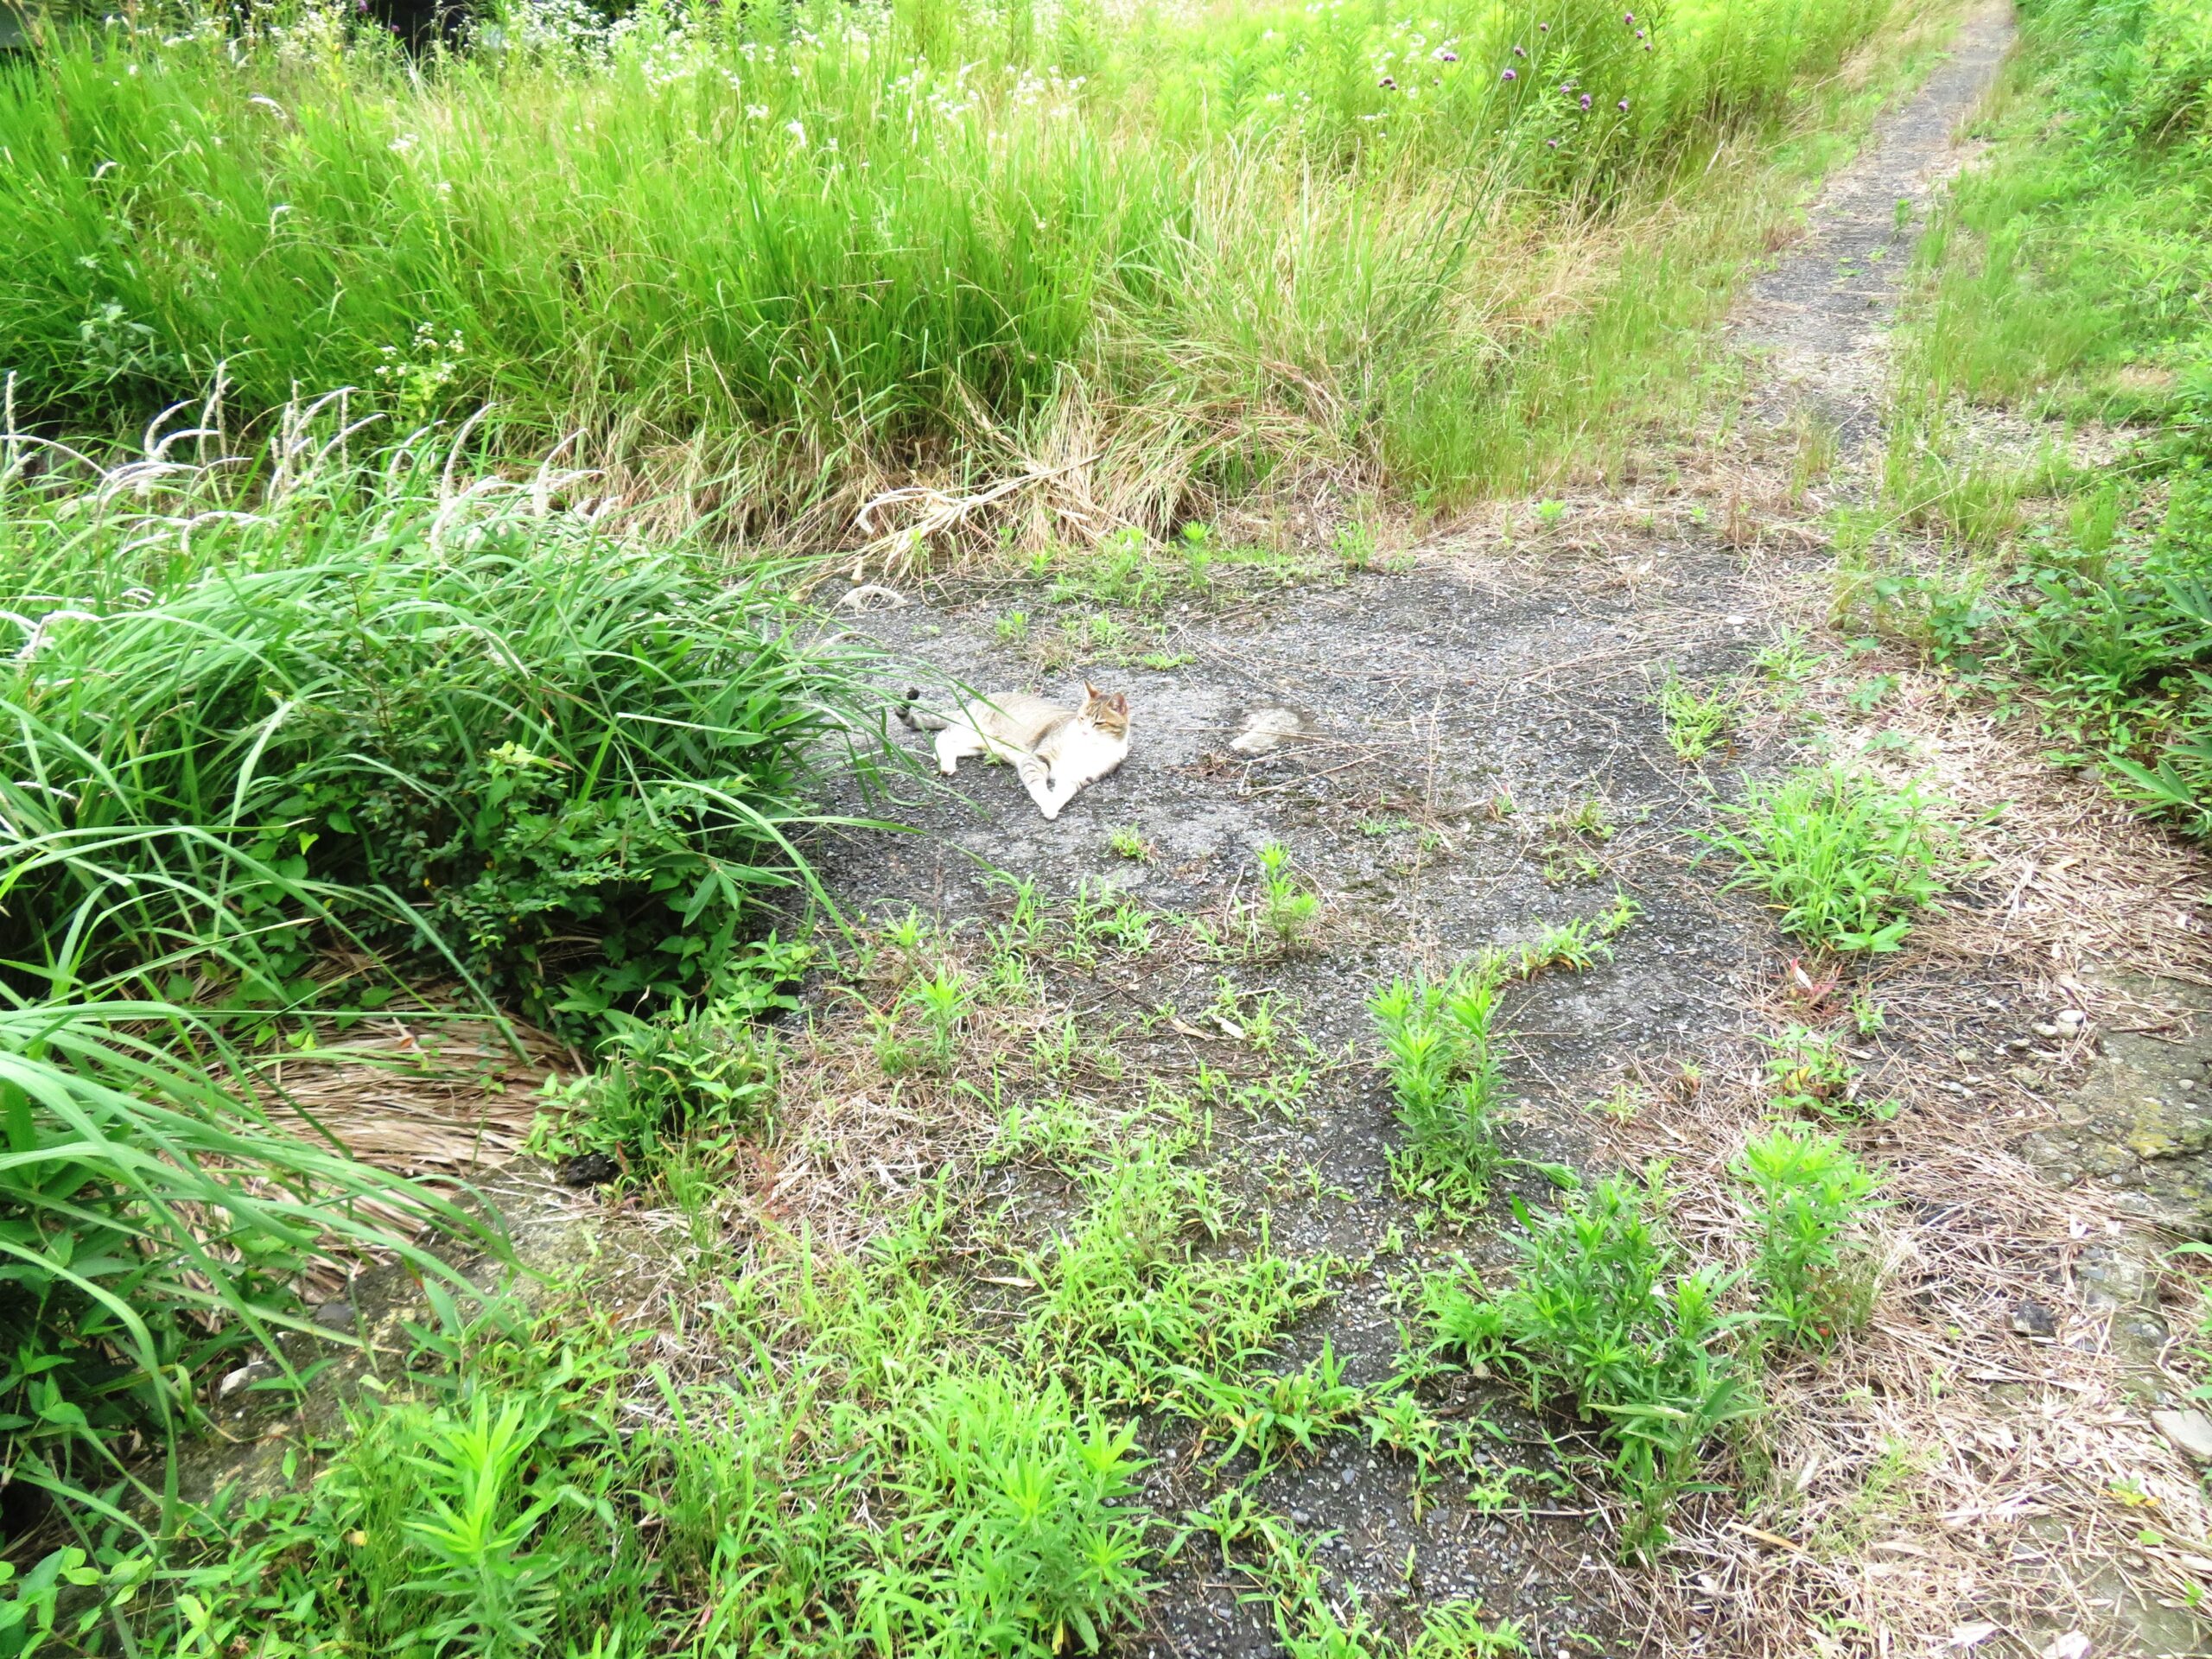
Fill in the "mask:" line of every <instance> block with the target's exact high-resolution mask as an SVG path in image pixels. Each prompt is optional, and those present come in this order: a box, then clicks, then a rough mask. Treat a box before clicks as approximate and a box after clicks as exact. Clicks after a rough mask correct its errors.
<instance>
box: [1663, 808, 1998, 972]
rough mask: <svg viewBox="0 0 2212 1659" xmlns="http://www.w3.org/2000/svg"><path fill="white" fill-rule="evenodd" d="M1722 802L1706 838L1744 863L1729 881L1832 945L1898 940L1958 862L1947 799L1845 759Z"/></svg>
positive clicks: (1812, 939)
mask: <svg viewBox="0 0 2212 1659" xmlns="http://www.w3.org/2000/svg"><path fill="white" fill-rule="evenodd" d="M1720 810H1721V812H1722V813H1723V814H1724V816H1725V817H1726V819H1727V820H1728V821H1727V822H1726V823H1724V824H1723V826H1722V827H1721V828H1720V829H1717V830H1714V831H1713V833H1711V834H1710V835H1709V836H1707V837H1706V839H1707V841H1708V842H1710V843H1711V844H1712V845H1713V846H1716V847H1721V848H1725V849H1727V850H1728V851H1729V852H1731V853H1733V854H1734V855H1735V856H1736V858H1737V860H1738V862H1739V863H1740V865H1741V866H1742V868H1740V869H1739V870H1738V873H1737V874H1735V875H1734V876H1733V877H1732V878H1731V879H1730V880H1729V882H1728V885H1729V886H1730V887H1759V888H1761V889H1763V890H1764V892H1765V893H1766V894H1767V896H1768V898H1769V899H1770V900H1771V901H1772V903H1773V906H1774V907H1775V908H1776V909H1777V911H1779V912H1781V924H1782V926H1783V929H1784V930H1785V931H1789V932H1791V933H1794V934H1796V935H1797V936H1798V937H1799V938H1802V939H1804V940H1806V941H1807V942H1808V943H1810V944H1816V945H1820V946H1821V947H1822V948H1824V949H1827V950H1838V951H1866V952H1874V953H1878V952H1884V951H1891V950H1897V949H1898V948H1899V947H1900V946H1901V945H1902V944H1904V938H1905V936H1906V935H1907V934H1908V933H1910V931H1912V918H1913V917H1914V915H1915V914H1916V912H1919V911H1921V910H1923V909H1924V908H1925V907H1926V906H1929V905H1930V904H1932V903H1934V902H1935V900H1936V898H1937V897H1938V896H1939V895H1940V894H1942V893H1944V892H1945V891H1946V890H1947V888H1948V874H1949V872H1950V870H1951V868H1952V867H1953V866H1954V865H1955V862H1956V848H1957V839H1958V837H1957V832H1956V831H1955V830H1954V829H1952V827H1951V825H1950V823H1948V820H1947V819H1945V818H1944V817H1943V816H1942V803H1940V802H1939V801H1937V800H1936V799H1935V798H1932V797H1930V796H1928V795H1926V794H1924V793H1923V792H1922V791H1921V790H1920V789H1919V787H1918V786H1917V785H1907V786H1905V787H1904V788H1903V789H1891V788H1890V787H1888V786H1887V785H1885V784H1883V783H1881V782H1880V781H1879V780H1878V779H1874V778H1872V777H1871V776H1869V775H1867V774H1866V773H1864V772H1853V771H1848V770H1846V769H1844V768H1841V767H1839V766H1821V767H1815V768H1811V769H1808V770H1805V771H1801V772H1794V773H1792V774H1791V775H1790V776H1789V777H1788V778H1786V779H1783V780H1782V781H1780V782H1778V783H1759V784H1755V785H1752V787H1751V791H1749V793H1748V796H1747V798H1746V799H1745V802H1744V804H1742V805H1740V806H1723V807H1722V808H1721V809H1720Z"/></svg>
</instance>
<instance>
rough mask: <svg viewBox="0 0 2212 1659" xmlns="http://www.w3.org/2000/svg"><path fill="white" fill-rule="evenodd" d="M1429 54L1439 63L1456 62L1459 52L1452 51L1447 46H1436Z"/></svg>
mask: <svg viewBox="0 0 2212 1659" xmlns="http://www.w3.org/2000/svg"><path fill="white" fill-rule="evenodd" d="M1429 56H1431V57H1433V58H1434V59H1435V60H1437V61H1438V62H1439V63H1457V62H1459V54H1458V53H1457V52H1454V51H1453V50H1452V48H1450V47H1448V46H1440V47H1438V48H1436V50H1435V51H1433V52H1432V53H1430V54H1429Z"/></svg>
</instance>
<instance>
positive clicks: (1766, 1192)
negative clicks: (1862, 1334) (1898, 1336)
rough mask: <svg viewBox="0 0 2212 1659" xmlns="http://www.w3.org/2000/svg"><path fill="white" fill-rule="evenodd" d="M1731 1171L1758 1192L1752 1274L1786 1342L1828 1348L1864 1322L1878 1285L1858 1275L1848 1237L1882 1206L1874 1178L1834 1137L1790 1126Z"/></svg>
mask: <svg viewBox="0 0 2212 1659" xmlns="http://www.w3.org/2000/svg"><path fill="white" fill-rule="evenodd" d="M1729 1167H1730V1169H1731V1170H1732V1173H1734V1175H1735V1176H1736V1179H1738V1180H1739V1181H1741V1182H1743V1183H1744V1184H1745V1185H1746V1186H1748V1187H1750V1188H1751V1190H1752V1192H1754V1193H1756V1194H1757V1195H1758V1201H1757V1205H1756V1207H1755V1209H1754V1212H1753V1220H1754V1224H1756V1226H1757V1227H1758V1266H1757V1268H1755V1272H1756V1274H1757V1276H1758V1281H1759V1283H1760V1285H1761V1287H1763V1289H1764V1292H1765V1298H1764V1309H1765V1312H1766V1314H1767V1316H1768V1317H1769V1318H1770V1319H1772V1320H1773V1321H1774V1322H1775V1324H1776V1325H1777V1327H1778V1328H1779V1329H1780V1330H1781V1331H1782V1332H1783V1334H1784V1336H1785V1337H1786V1338H1787V1339H1788V1340H1789V1341H1790V1342H1793V1343H1796V1344H1800V1345H1805V1344H1815V1345H1820V1346H1826V1345H1827V1344H1828V1343H1830V1342H1832V1341H1834V1338H1835V1337H1836V1335H1837V1333H1838V1332H1840V1331H1844V1330H1847V1329H1849V1328H1851V1327H1852V1326H1853V1325H1859V1324H1861V1323H1863V1322H1864V1320H1865V1319H1866V1314H1867V1312H1868V1308H1869V1303H1870V1299H1871V1295H1872V1289H1873V1286H1872V1279H1871V1276H1870V1275H1868V1274H1865V1273H1863V1272H1854V1271H1853V1264H1852V1262H1851V1260H1850V1257H1851V1255H1852V1248H1853V1247H1852V1244H1851V1240H1850V1235H1851V1231H1852V1229H1853V1228H1854V1227H1855V1226H1857V1225H1858V1224H1859V1223H1860V1222H1862V1221H1864V1220H1865V1219H1866V1217H1867V1215H1868V1214H1869V1213H1871V1212H1872V1211H1873V1210H1875V1209H1876V1208H1878V1205H1876V1204H1875V1202H1874V1194H1875V1192H1876V1191H1877V1189H1878V1185H1879V1183H1878V1182H1877V1181H1876V1179H1874V1177H1873V1176H1872V1174H1870V1173H1868V1172H1867V1171H1866V1169H1864V1168H1862V1167H1861V1166H1860V1165H1859V1160H1857V1159H1856V1158H1854V1157H1853V1156H1852V1154H1851V1152H1850V1149H1849V1148H1848V1147H1845V1146H1844V1144H1843V1143H1842V1142H1841V1141H1838V1140H1837V1139H1836V1138H1835V1137H1834V1135H1823V1134H1821V1133H1820V1132H1819V1131H1817V1130H1814V1129H1808V1128H1802V1127H1801V1126H1799V1125H1796V1124H1790V1123H1783V1124H1778V1125H1777V1126H1776V1127H1775V1128H1773V1129H1772V1130H1770V1132H1769V1133H1768V1134H1766V1135H1763V1136H1761V1137H1760V1138H1759V1139H1758V1140H1756V1141H1751V1142H1749V1143H1748V1144H1747V1145H1746V1146H1745V1147H1744V1150H1743V1152H1742V1153H1741V1154H1739V1155H1738V1157H1737V1159H1736V1161H1735V1162H1734V1163H1733V1164H1732V1165H1731V1166H1729Z"/></svg>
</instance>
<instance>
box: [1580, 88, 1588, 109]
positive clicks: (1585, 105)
mask: <svg viewBox="0 0 2212 1659" xmlns="http://www.w3.org/2000/svg"><path fill="white" fill-rule="evenodd" d="M1582 107H1583V108H1584V109H1588V108H1589V107H1590V94H1589V93H1587V92H1585V93H1583V94H1582Z"/></svg>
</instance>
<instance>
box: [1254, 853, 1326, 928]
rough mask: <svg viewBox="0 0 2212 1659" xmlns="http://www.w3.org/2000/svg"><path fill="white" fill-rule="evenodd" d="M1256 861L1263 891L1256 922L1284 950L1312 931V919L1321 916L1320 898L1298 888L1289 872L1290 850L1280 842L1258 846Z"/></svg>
mask: <svg viewBox="0 0 2212 1659" xmlns="http://www.w3.org/2000/svg"><path fill="white" fill-rule="evenodd" d="M1259 858H1260V881H1261V884H1262V888H1263V889H1264V891H1263V893H1262V899H1261V907H1260V921H1261V924H1262V925H1263V926H1264V927H1266V929H1267V930H1268V931H1269V932H1270V933H1273V934H1274V936H1275V940H1276V942H1277V943H1278V944H1280V945H1281V946H1282V948H1283V949H1285V950H1288V949H1290V948H1291V947H1292V946H1294V945H1295V944H1298V943H1299V942H1300V940H1301V939H1302V938H1305V936H1306V934H1307V933H1308V932H1310V931H1312V929H1313V922H1314V918H1316V917H1318V916H1319V914H1320V913H1321V895H1320V894H1319V893H1314V892H1313V891H1312V890H1311V889H1310V888H1307V887H1303V886H1301V885H1300V882H1299V880H1298V877H1297V876H1296V874H1294V873H1293V871H1292V868H1291V862H1290V849H1289V848H1287V847H1286V846H1284V845H1283V844H1282V843H1281V842H1279V841H1271V842H1268V843H1267V844H1266V845H1264V846H1262V848H1261V849H1260V854H1259Z"/></svg>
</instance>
